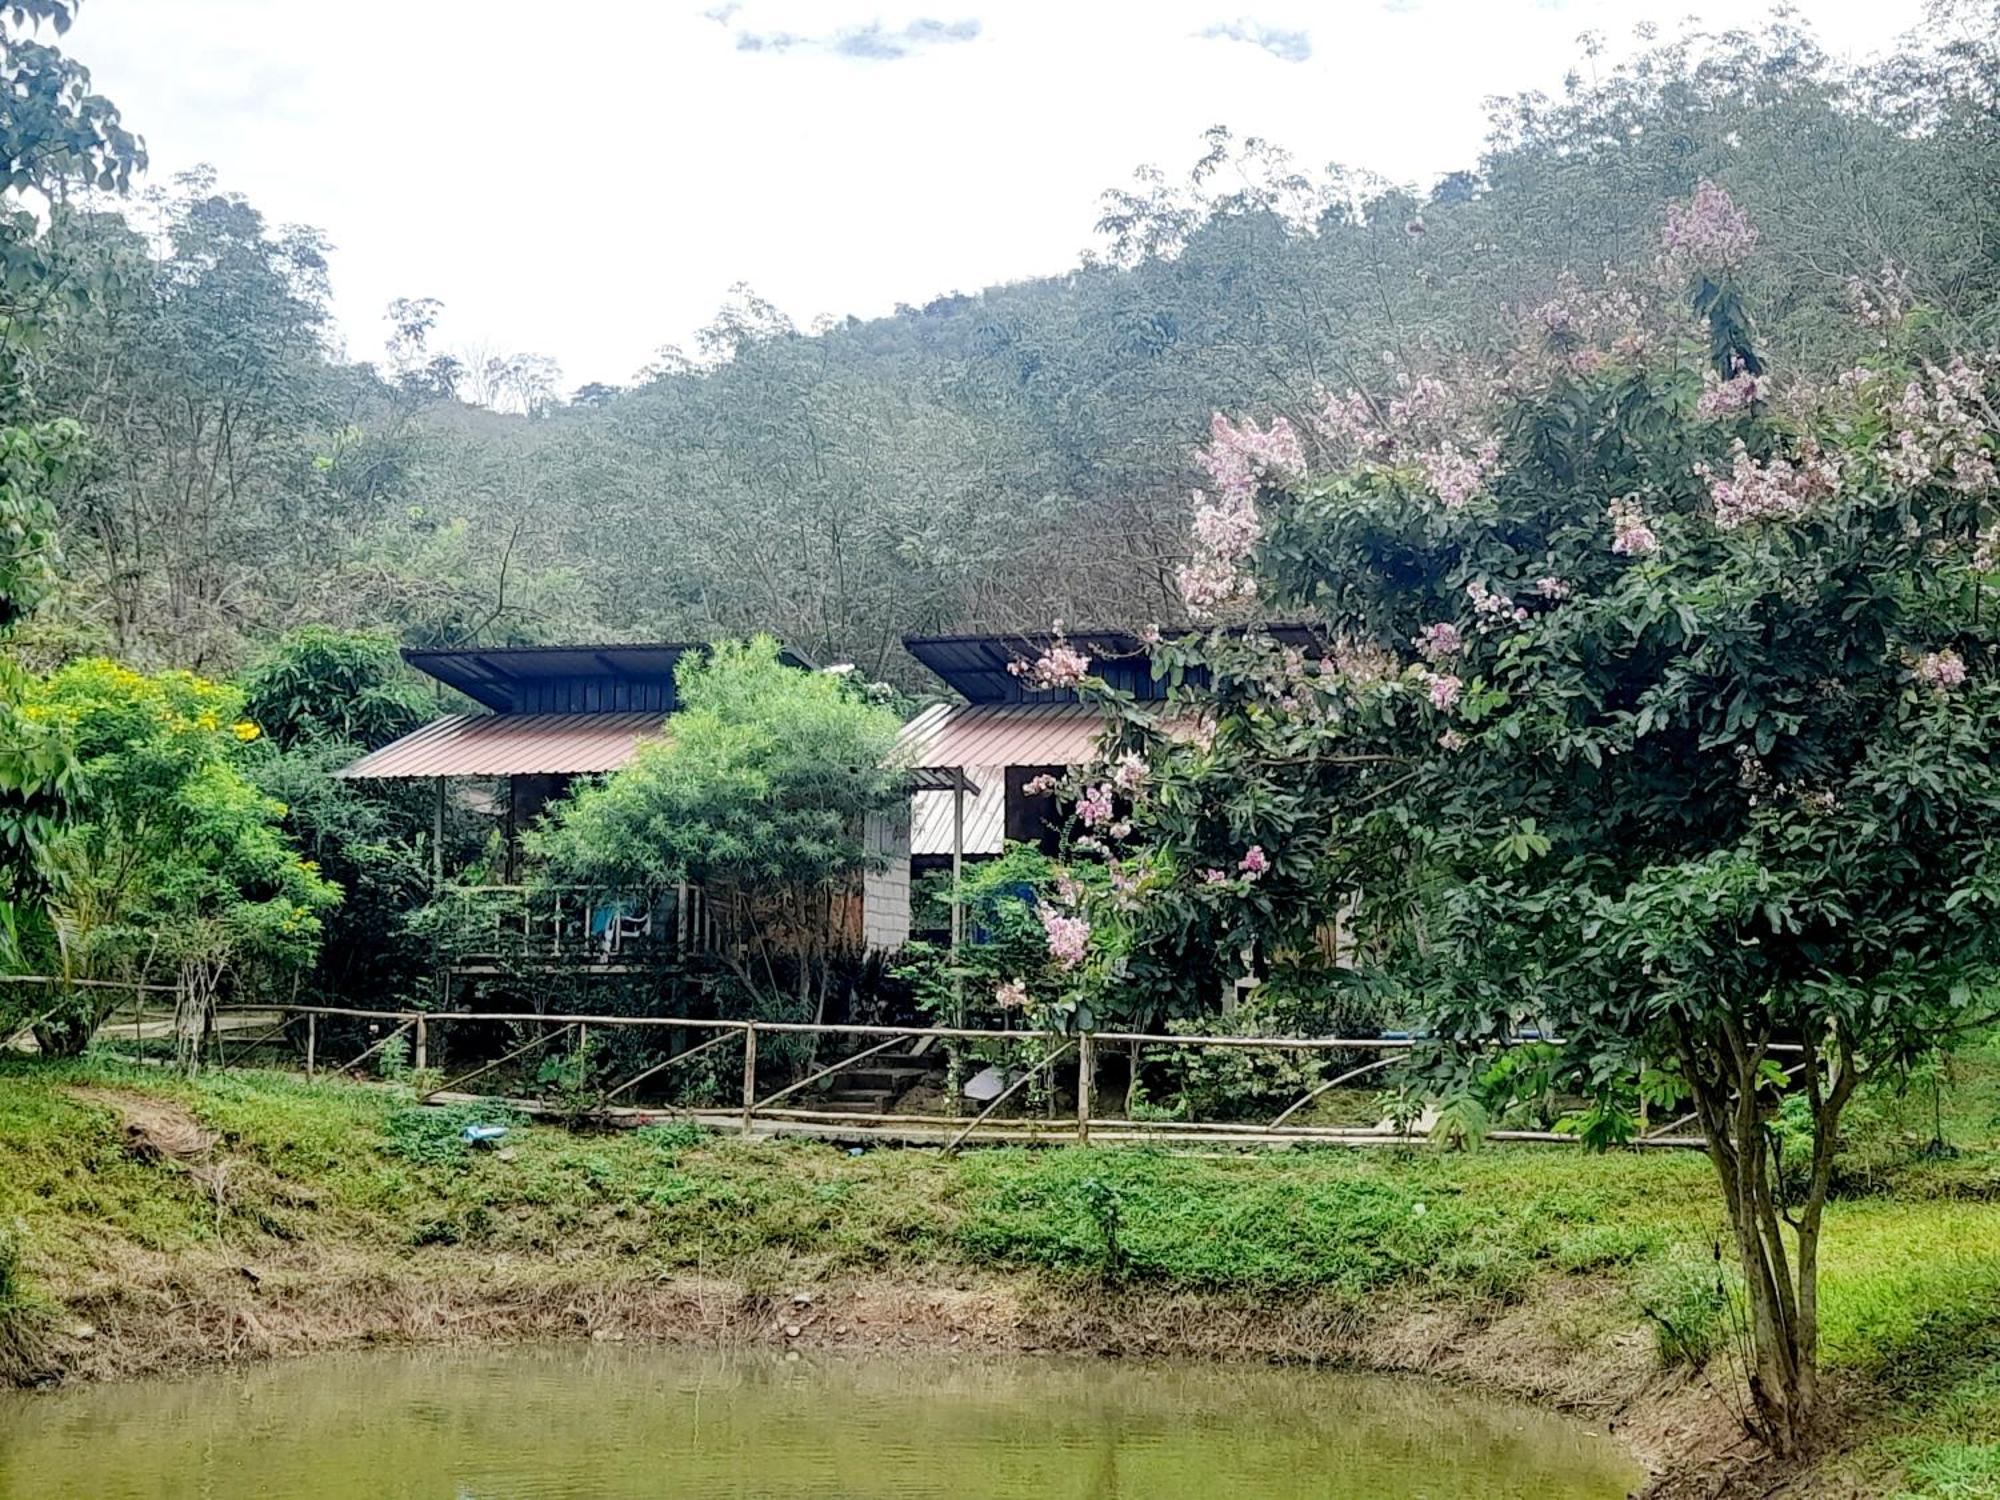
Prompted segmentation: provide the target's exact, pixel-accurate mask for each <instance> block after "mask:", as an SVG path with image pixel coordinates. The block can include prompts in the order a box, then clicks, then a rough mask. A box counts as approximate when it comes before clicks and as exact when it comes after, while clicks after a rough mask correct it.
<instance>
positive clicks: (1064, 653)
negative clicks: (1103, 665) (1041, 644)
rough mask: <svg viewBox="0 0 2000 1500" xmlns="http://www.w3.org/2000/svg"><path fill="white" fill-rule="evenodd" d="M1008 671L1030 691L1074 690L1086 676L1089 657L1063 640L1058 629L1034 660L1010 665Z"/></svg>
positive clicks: (1088, 670) (1088, 669)
mask: <svg viewBox="0 0 2000 1500" xmlns="http://www.w3.org/2000/svg"><path fill="white" fill-rule="evenodd" d="M1007 670H1008V671H1009V672H1011V673H1013V674H1014V675H1015V676H1016V677H1019V678H1022V679H1024V680H1025V681H1026V682H1027V684H1028V686H1029V687H1032V688H1041V689H1044V690H1047V689H1054V688H1073V687H1075V686H1077V685H1078V684H1079V683H1081V682H1082V681H1083V679H1084V678H1085V677H1086V676H1088V675H1089V673H1090V658H1089V657H1088V656H1086V655H1085V654H1084V653H1083V652H1081V651H1079V650H1077V649H1076V647H1074V646H1072V645H1071V644H1070V643H1069V642H1068V641H1066V640H1064V639H1063V636H1062V632H1061V630H1060V629H1058V630H1057V632H1056V638H1055V641H1054V642H1053V643H1052V644H1051V645H1050V646H1049V648H1048V650H1046V651H1044V652H1043V653H1042V654H1041V655H1040V656H1038V657H1036V658H1035V659H1034V660H1033V661H1014V662H1009V663H1008V664H1007Z"/></svg>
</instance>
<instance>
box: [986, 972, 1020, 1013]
mask: <svg viewBox="0 0 2000 1500" xmlns="http://www.w3.org/2000/svg"><path fill="white" fill-rule="evenodd" d="M993 1003H994V1004H995V1005H997V1006H999V1007H1000V1008H1001V1009H1002V1010H1022V1009H1025V1008H1026V1006H1027V1004H1028V982H1027V981H1026V980H1025V979H1010V980H1008V981H1007V982H1006V983H1005V984H1003V985H1001V986H1000V987H999V988H998V989H996V990H994V992H993Z"/></svg>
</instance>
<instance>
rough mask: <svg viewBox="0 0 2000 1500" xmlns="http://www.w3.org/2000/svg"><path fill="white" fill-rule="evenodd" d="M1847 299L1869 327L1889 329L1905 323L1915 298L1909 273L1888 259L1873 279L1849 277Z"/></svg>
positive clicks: (1855, 313)
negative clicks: (1880, 271) (1905, 272)
mask: <svg viewBox="0 0 2000 1500" xmlns="http://www.w3.org/2000/svg"><path fill="white" fill-rule="evenodd" d="M1847 300H1848V302H1849V304H1850V305H1851V306H1852V307H1853V308H1854V315H1855V316H1856V317H1857V318H1859V319H1860V320H1861V322H1862V323H1863V324H1865V325H1866V326H1867V327H1869V328H1877V329H1887V328H1897V327H1900V326H1901V325H1902V323H1903V320H1904V319H1905V318H1907V317H1908V316H1909V313H1910V307H1911V305H1912V304H1913V303H1914V302H1915V300H1916V299H1915V297H1914V296H1913V295H1912V294H1911V291H1910V280H1909V277H1908V276H1906V275H1905V274H1904V273H1903V272H1902V271H1900V270H1898V269H1897V268H1896V266H1895V265H1894V264H1893V263H1885V264H1884V265H1883V267H1882V273H1881V275H1880V276H1879V277H1878V278H1877V279H1876V280H1875V281H1874V282H1873V283H1870V282H1867V281H1864V280H1863V279H1862V278H1861V277H1859V276H1850V277H1848V278H1847ZM1885 342H1886V340H1885Z"/></svg>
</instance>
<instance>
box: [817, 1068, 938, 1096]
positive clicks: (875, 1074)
mask: <svg viewBox="0 0 2000 1500" xmlns="http://www.w3.org/2000/svg"><path fill="white" fill-rule="evenodd" d="M930 1072H931V1070H930V1069H929V1068H928V1067H926V1066H925V1065H924V1064H922V1063H876V1064H873V1065H871V1066H869V1067H866V1068H852V1069H849V1070H847V1071H845V1072H842V1073H836V1074H835V1075H834V1076H835V1077H836V1078H838V1079H839V1080H840V1084H839V1086H840V1087H841V1088H844V1089H890V1090H894V1091H895V1092H898V1093H900V1092H901V1091H902V1090H904V1089H906V1088H908V1087H909V1086H910V1085H911V1084H913V1083H915V1082H917V1081H918V1080H919V1079H921V1078H926V1077H928V1076H929V1075H930Z"/></svg>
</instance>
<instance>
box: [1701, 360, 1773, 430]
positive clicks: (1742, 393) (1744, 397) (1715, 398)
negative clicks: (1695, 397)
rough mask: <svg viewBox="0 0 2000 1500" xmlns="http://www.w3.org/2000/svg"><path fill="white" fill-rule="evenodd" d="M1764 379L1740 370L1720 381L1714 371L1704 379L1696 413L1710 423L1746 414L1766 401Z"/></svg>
mask: <svg viewBox="0 0 2000 1500" xmlns="http://www.w3.org/2000/svg"><path fill="white" fill-rule="evenodd" d="M1764 386H1765V382H1764V380H1763V377H1761V376H1758V375H1752V374H1751V373H1750V372H1749V371H1747V370H1741V369H1739V370H1738V371H1737V372H1736V373H1735V374H1734V375H1732V376H1731V377H1730V378H1729V379H1727V380H1718V379H1716V377H1715V372H1714V371H1713V370H1711V371H1709V372H1708V374H1707V375H1706V376H1705V377H1703V381H1702V393H1701V399H1700V400H1699V401H1697V402H1696V403H1695V412H1696V414H1697V415H1699V416H1701V417H1705V418H1707V419H1708V420H1710V421H1713V420H1715V419H1716V418H1718V417H1733V416H1736V415H1738V414H1739V413H1741V412H1746V411H1748V410H1750V408H1751V407H1752V406H1754V405H1756V403H1757V402H1759V401H1762V400H1763V399H1764Z"/></svg>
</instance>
